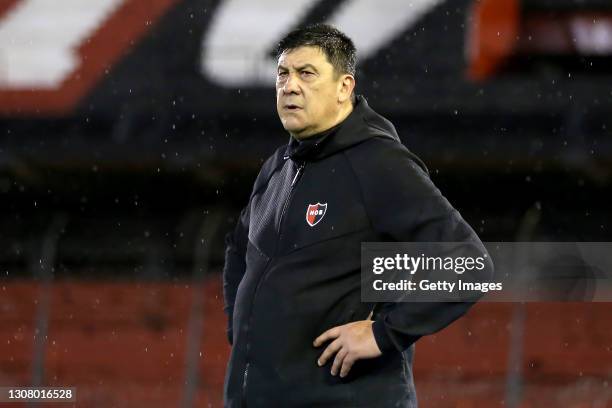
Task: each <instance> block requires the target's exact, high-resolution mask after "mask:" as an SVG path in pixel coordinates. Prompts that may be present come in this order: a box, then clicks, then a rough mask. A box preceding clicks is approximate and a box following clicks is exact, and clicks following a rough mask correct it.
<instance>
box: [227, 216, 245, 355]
mask: <svg viewBox="0 0 612 408" xmlns="http://www.w3.org/2000/svg"><path fill="white" fill-rule="evenodd" d="M248 235H249V206H248V205H247V206H246V207H245V208H244V209H243V210H242V211H241V212H240V217H239V218H238V221H237V222H236V226H235V227H234V229H233V230H232V231H230V232H228V233H227V235H226V236H225V265H224V267H223V297H224V299H225V305H224V309H223V310H224V311H225V313H226V314H227V339H228V341H229V343H230V344H233V332H232V321H233V315H234V302H235V300H236V291H237V290H238V284H240V281H241V280H242V277H243V276H244V273H245V271H246V259H245V258H246V247H247V242H248V239H249V237H248Z"/></svg>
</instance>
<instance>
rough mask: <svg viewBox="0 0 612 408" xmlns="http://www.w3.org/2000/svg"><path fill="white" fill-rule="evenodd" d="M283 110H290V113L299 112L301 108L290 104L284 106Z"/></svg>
mask: <svg viewBox="0 0 612 408" xmlns="http://www.w3.org/2000/svg"><path fill="white" fill-rule="evenodd" d="M285 109H287V110H290V111H297V110H300V109H302V108H301V107H300V106H298V105H295V104H291V103H290V104H287V105H285Z"/></svg>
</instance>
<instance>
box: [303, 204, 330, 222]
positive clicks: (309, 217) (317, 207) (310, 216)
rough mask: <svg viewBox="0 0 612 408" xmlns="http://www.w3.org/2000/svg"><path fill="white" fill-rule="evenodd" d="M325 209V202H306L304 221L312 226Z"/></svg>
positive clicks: (323, 214) (320, 218) (319, 218)
mask: <svg viewBox="0 0 612 408" xmlns="http://www.w3.org/2000/svg"><path fill="white" fill-rule="evenodd" d="M326 211H327V203H325V204H321V203H316V204H308V208H307V209H306V222H307V223H308V225H310V226H311V227H314V226H315V225H317V224H318V223H319V222H320V221H321V220H322V219H323V217H324V216H325V212H326Z"/></svg>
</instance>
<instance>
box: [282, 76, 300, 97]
mask: <svg viewBox="0 0 612 408" xmlns="http://www.w3.org/2000/svg"><path fill="white" fill-rule="evenodd" d="M283 92H284V93H287V94H288V93H300V87H299V86H298V79H297V78H296V77H295V75H287V80H286V81H285V83H284V84H283Z"/></svg>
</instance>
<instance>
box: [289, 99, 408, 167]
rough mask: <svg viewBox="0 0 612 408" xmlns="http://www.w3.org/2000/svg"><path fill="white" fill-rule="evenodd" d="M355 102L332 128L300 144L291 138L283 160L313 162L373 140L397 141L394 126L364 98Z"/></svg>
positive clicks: (397, 137)
mask: <svg viewBox="0 0 612 408" xmlns="http://www.w3.org/2000/svg"><path fill="white" fill-rule="evenodd" d="M356 99H357V100H356V103H355V106H354V107H353V111H352V112H351V113H350V114H349V115H348V116H347V118H346V119H344V121H342V122H341V123H339V124H337V125H336V126H334V127H333V128H331V129H328V130H326V131H323V132H321V133H319V134H318V135H314V136H311V137H309V138H307V139H304V140H302V141H298V140H296V139H295V138H293V137H291V138H290V140H289V143H288V144H287V148H286V150H285V158H292V159H293V160H307V161H314V160H320V159H323V158H325V157H327V156H329V155H332V154H334V153H337V152H339V151H342V150H344V149H347V148H349V147H351V146H353V145H356V144H359V143H361V142H364V141H366V140H368V139H370V138H372V137H388V138H392V139H395V140H397V141H399V140H400V139H399V136H398V135H397V131H396V130H395V127H394V126H393V124H392V123H391V122H390V121H389V120H387V119H386V118H385V117H383V116H382V115H379V114H378V113H376V112H375V111H374V110H373V109H372V108H370V106H369V105H368V103H367V101H366V99H365V97H363V96H362V95H358V96H357V98H356Z"/></svg>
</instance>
